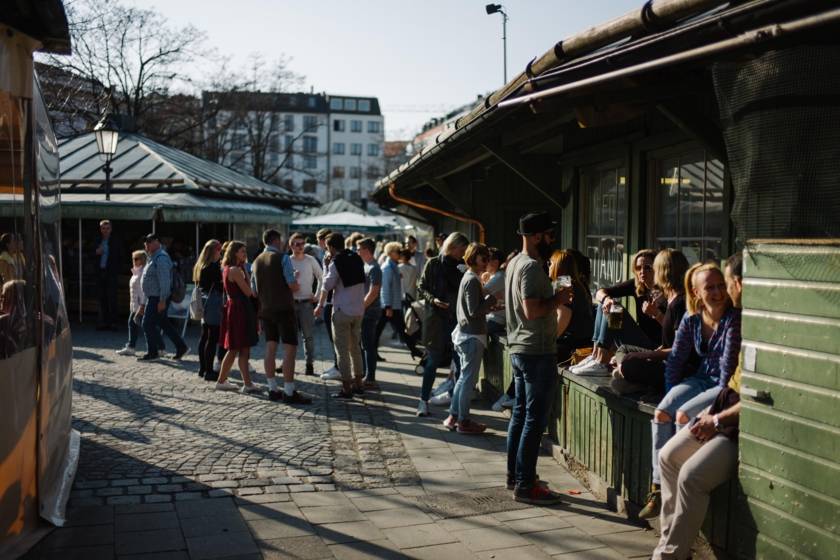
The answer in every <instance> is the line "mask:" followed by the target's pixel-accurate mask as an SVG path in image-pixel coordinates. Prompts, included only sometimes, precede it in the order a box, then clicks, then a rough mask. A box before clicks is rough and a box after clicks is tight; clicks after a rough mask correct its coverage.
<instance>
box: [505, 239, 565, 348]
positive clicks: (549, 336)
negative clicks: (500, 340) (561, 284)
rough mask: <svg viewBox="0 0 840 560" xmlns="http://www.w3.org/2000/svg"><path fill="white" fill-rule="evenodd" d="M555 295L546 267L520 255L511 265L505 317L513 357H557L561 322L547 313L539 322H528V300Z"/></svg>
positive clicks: (522, 254) (535, 320)
mask: <svg viewBox="0 0 840 560" xmlns="http://www.w3.org/2000/svg"><path fill="white" fill-rule="evenodd" d="M553 293H554V290H553V288H552V287H551V281H550V280H549V279H548V275H547V274H546V273H545V271H544V270H543V267H542V263H540V262H539V261H538V260H535V259H532V258H531V257H529V256H528V255H527V254H525V253H520V254H519V255H517V256H516V257H514V258H513V259H512V260H511V261H510V263H508V266H507V270H506V272H505V300H506V304H505V305H506V307H505V315H506V318H507V341H508V349H509V351H510V353H511V354H535V355H536V354H538V355H546V354H552V355H553V354H555V353H556V352H557V349H556V343H555V339H556V338H557V322H556V321H557V318H556V315H555V314H554V313H547V314H546V315H544V316H543V317H540V318H539V319H533V320H528V319H526V318H525V306H524V301H525V300H526V299H546V298H550V297H551V296H552V295H553Z"/></svg>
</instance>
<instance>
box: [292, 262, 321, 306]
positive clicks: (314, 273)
mask: <svg viewBox="0 0 840 560" xmlns="http://www.w3.org/2000/svg"><path fill="white" fill-rule="evenodd" d="M289 260H291V261H292V266H293V267H294V268H295V270H296V271H297V273H298V277H297V282H298V284H299V285H300V289H299V290H298V291H296V292H294V294H293V297H294V298H295V299H296V300H301V299H306V300H308V299H312V297H313V296H314V294H317V293H320V291H321V284H322V282H323V276H324V273H323V271H322V270H321V265H319V264H318V261H317V260H316V259H315V257H313V256H311V255H306V254H304V255H303V258H302V259H298V258H296V257H295V256H294V255H292V256H291V257H290V259H289ZM316 281H317V282H318V287H317V288H316V289H315V291H314V292H313V291H312V284H314V283H315V282H316Z"/></svg>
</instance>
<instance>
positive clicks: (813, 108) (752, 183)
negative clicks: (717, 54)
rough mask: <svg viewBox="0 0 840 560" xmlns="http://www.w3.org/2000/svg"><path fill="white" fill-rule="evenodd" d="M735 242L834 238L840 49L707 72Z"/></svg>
mask: <svg viewBox="0 0 840 560" xmlns="http://www.w3.org/2000/svg"><path fill="white" fill-rule="evenodd" d="M712 71H713V77H714V83H715V92H716V94H717V98H718V105H719V107H720V116H721V121H722V126H723V133H724V140H725V141H726V149H727V153H728V157H729V172H730V174H731V178H732V185H733V187H734V190H735V203H734V206H733V210H732V220H733V222H734V223H735V228H736V232H737V237H738V241H739V244H740V243H743V242H744V241H745V240H747V239H755V238H765V239H768V238H798V237H803V238H814V237H817V238H824V237H840V47H838V46H823V45H820V46H807V45H806V46H797V47H794V48H790V49H784V50H777V51H770V52H766V53H764V54H762V55H760V56H758V57H756V58H752V59H750V60H744V61H742V62H726V63H717V64H715V65H714V66H713V68H712Z"/></svg>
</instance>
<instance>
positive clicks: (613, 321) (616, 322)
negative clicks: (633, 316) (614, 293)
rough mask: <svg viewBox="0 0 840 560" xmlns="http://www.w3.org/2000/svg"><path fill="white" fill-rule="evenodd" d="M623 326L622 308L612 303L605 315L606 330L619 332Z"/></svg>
mask: <svg viewBox="0 0 840 560" xmlns="http://www.w3.org/2000/svg"><path fill="white" fill-rule="evenodd" d="M623 324H624V308H623V307H622V306H621V304H619V303H613V304H612V307H610V312H609V313H607V328H609V329H610V330H614V331H618V330H621V327H622V325H623Z"/></svg>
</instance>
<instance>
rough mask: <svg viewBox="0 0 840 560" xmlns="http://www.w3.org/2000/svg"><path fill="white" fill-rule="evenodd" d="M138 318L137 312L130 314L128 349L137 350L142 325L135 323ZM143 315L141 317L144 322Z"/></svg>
mask: <svg viewBox="0 0 840 560" xmlns="http://www.w3.org/2000/svg"><path fill="white" fill-rule="evenodd" d="M136 316H137V311H132V312H131V313H129V314H128V347H129V348H137V337H138V336H139V335H140V325H138V324H137V323H135V322H134V317H136ZM142 317H143V316H142V315H141V316H140V318H141V320H142Z"/></svg>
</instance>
